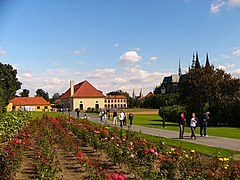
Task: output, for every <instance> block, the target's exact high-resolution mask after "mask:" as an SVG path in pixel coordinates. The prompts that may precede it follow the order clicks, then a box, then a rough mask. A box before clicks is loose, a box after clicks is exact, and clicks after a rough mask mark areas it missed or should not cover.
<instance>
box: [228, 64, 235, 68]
mask: <svg viewBox="0 0 240 180" xmlns="http://www.w3.org/2000/svg"><path fill="white" fill-rule="evenodd" d="M236 66H237V65H236V64H227V67H228V68H233V67H236Z"/></svg>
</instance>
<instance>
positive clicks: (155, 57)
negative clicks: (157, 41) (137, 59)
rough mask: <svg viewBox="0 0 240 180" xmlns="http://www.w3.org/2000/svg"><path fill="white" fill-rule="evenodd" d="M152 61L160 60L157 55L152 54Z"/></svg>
mask: <svg viewBox="0 0 240 180" xmlns="http://www.w3.org/2000/svg"><path fill="white" fill-rule="evenodd" d="M149 59H150V60H151V61H156V60H158V57H157V56H152V57H150V58H149Z"/></svg>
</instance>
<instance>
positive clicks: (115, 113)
mask: <svg viewBox="0 0 240 180" xmlns="http://www.w3.org/2000/svg"><path fill="white" fill-rule="evenodd" d="M113 125H115V126H116V125H117V111H116V110H114V111H113Z"/></svg>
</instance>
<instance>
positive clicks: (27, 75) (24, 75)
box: [22, 73, 32, 78]
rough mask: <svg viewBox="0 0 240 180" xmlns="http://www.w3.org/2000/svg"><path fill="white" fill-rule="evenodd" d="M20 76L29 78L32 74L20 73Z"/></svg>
mask: <svg viewBox="0 0 240 180" xmlns="http://www.w3.org/2000/svg"><path fill="white" fill-rule="evenodd" d="M22 77H23V78H31V77H32V74H31V73H23V74H22Z"/></svg>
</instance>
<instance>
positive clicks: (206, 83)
mask: <svg viewBox="0 0 240 180" xmlns="http://www.w3.org/2000/svg"><path fill="white" fill-rule="evenodd" d="M239 92H240V80H239V79H233V78H232V77H231V75H230V74H228V73H225V72H224V71H223V70H221V69H216V70H215V69H214V67H213V66H210V67H209V66H208V67H201V68H197V69H192V70H190V71H189V73H187V74H186V79H185V81H183V82H181V84H180V98H181V100H182V102H183V103H184V104H185V106H186V109H187V112H188V113H192V112H196V113H197V114H198V115H200V116H201V115H202V113H203V112H204V111H210V112H211V116H212V120H211V121H210V123H211V124H214V125H217V124H225V125H226V124H228V125H230V124H233V121H234V119H235V118H237V119H240V116H239V115H238V117H236V114H237V113H236V112H235V113H234V112H233V109H235V111H236V108H237V107H239V105H238V106H237V107H235V106H234V105H236V104H239V103H240V100H239ZM233 97H234V98H233ZM238 109H239V108H238ZM235 121H236V119H235ZM236 124H240V121H239V120H238V123H236Z"/></svg>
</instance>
